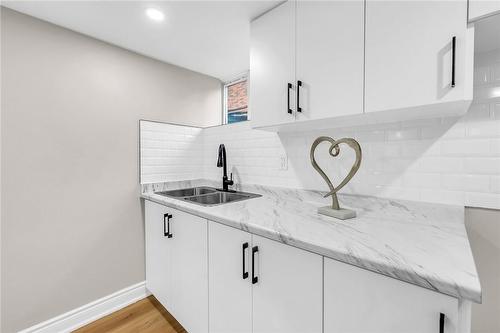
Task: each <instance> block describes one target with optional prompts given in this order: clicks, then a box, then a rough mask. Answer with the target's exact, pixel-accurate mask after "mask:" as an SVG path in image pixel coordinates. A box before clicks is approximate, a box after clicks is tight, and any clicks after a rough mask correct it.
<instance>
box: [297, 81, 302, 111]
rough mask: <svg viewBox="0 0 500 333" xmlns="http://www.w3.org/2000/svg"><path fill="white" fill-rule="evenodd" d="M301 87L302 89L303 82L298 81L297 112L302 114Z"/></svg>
mask: <svg viewBox="0 0 500 333" xmlns="http://www.w3.org/2000/svg"><path fill="white" fill-rule="evenodd" d="M300 87H302V81H300V80H298V81H297V112H302V108H301V107H300Z"/></svg>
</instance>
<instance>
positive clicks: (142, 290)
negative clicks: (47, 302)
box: [19, 281, 149, 333]
mask: <svg viewBox="0 0 500 333" xmlns="http://www.w3.org/2000/svg"><path fill="white" fill-rule="evenodd" d="M147 296H149V292H148V291H147V289H146V282H144V281H143V282H140V283H137V284H134V285H132V286H130V287H127V288H124V289H122V290H119V291H117V292H115V293H113V294H111V295H108V296H105V297H103V298H101V299H98V300H96V301H93V302H90V303H88V304H85V305H83V306H81V307H79V308H77V309H74V310H71V311H68V312H66V313H63V314H62V315H59V316H57V317H54V318H52V319H49V320H46V321H44V322H42V323H40V324H37V325H34V326H31V327H29V328H27V329H25V330H22V331H20V332H19V333H67V332H71V331H73V330H76V329H77V328H80V327H82V326H85V325H86V324H88V323H91V322H93V321H95V320H97V319H99V318H102V317H104V316H107V315H108V314H110V313H113V312H115V311H117V310H120V309H122V308H124V307H126V306H127V305H130V304H132V303H135V302H137V301H139V300H141V299H143V298H145V297H147Z"/></svg>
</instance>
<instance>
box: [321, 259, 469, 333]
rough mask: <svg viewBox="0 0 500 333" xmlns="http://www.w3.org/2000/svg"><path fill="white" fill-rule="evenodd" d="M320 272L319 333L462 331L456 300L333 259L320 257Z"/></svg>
mask: <svg viewBox="0 0 500 333" xmlns="http://www.w3.org/2000/svg"><path fill="white" fill-rule="evenodd" d="M324 270H325V273H324V274H325V282H324V283H325V286H324V288H325V290H324V292H325V299H324V307H325V308H324V311H325V316H324V321H325V322H324V327H325V328H324V333H366V332H370V333H396V332H397V333H439V332H442V333H464V332H467V331H468V330H467V329H466V328H465V327H463V326H462V325H461V323H460V322H459V305H458V300H457V299H456V298H453V297H450V296H446V295H443V294H439V293H436V292H433V291H431V290H426V289H423V288H421V287H417V286H414V285H411V284H408V283H405V282H401V281H398V280H396V279H392V278H389V277H386V276H383V275H380V274H376V273H372V272H369V271H367V270H363V269H359V268H357V267H354V266H352V265H347V264H344V263H341V262H338V261H335V260H333V259H328V258H325V264H324ZM441 326H442V327H441ZM469 329H470V327H469Z"/></svg>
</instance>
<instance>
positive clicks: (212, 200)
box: [155, 186, 261, 206]
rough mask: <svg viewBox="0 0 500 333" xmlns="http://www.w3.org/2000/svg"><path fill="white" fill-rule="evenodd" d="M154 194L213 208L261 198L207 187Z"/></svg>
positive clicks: (257, 195) (255, 195)
mask: <svg viewBox="0 0 500 333" xmlns="http://www.w3.org/2000/svg"><path fill="white" fill-rule="evenodd" d="M155 194H158V195H163V196H165V197H170V198H174V199H178V200H183V201H187V202H192V203H194V204H197V205H201V206H215V205H221V204H225V203H229V202H235V201H242V200H248V199H252V198H257V197H260V196H261V195H260V194H255V193H247V192H238V191H228V192H225V191H222V190H219V189H216V188H214V187H208V186H200V187H191V188H183V189H178V190H170V191H163V192H155Z"/></svg>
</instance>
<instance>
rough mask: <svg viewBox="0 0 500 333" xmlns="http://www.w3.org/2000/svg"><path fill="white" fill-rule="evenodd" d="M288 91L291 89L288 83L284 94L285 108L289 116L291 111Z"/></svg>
mask: <svg viewBox="0 0 500 333" xmlns="http://www.w3.org/2000/svg"><path fill="white" fill-rule="evenodd" d="M290 89H292V84H291V83H288V88H287V92H286V108H287V112H288V113H289V114H292V109H290Z"/></svg>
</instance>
